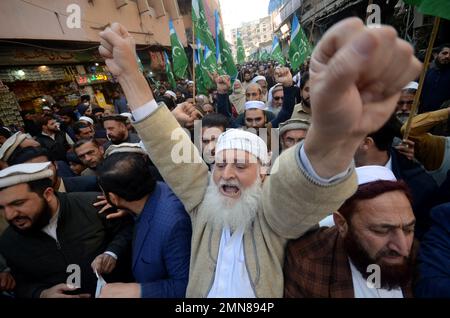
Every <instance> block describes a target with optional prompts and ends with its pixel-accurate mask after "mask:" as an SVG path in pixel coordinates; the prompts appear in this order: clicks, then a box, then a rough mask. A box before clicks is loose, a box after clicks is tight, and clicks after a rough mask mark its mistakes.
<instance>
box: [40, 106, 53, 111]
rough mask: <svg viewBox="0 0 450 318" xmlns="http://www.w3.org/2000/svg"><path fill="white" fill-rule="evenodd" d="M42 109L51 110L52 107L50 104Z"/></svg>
mask: <svg viewBox="0 0 450 318" xmlns="http://www.w3.org/2000/svg"><path fill="white" fill-rule="evenodd" d="M42 110H51V109H50V107H48V106H44V107H42Z"/></svg>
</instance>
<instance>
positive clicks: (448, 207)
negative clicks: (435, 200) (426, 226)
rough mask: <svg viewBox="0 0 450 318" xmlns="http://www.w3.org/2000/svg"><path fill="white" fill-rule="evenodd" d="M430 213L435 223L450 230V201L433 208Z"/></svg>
mask: <svg viewBox="0 0 450 318" xmlns="http://www.w3.org/2000/svg"><path fill="white" fill-rule="evenodd" d="M430 214H431V219H432V220H433V223H434V224H435V225H438V226H441V227H444V228H446V229H447V230H448V231H449V232H450V203H445V204H441V205H439V206H437V207H435V208H433V209H432V210H431V212H430ZM449 235H450V233H449Z"/></svg>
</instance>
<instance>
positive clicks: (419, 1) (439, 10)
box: [403, 0, 450, 20]
mask: <svg viewBox="0 0 450 318" xmlns="http://www.w3.org/2000/svg"><path fill="white" fill-rule="evenodd" d="M403 1H404V2H405V3H407V4H410V5H414V6H416V7H417V9H418V10H419V11H420V12H422V13H423V14H427V15H432V16H436V17H441V18H444V19H447V20H450V2H449V1H448V0H403Z"/></svg>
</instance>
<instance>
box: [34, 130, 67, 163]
mask: <svg viewBox="0 0 450 318" xmlns="http://www.w3.org/2000/svg"><path fill="white" fill-rule="evenodd" d="M36 140H37V141H38V142H39V143H40V144H41V146H42V147H43V148H45V149H47V150H48V153H49V155H50V159H51V160H52V161H53V160H55V161H57V160H61V161H66V160H67V158H66V151H67V150H68V149H69V148H70V146H69V144H68V143H67V140H66V133H64V132H61V131H59V132H57V133H56V134H55V140H53V139H52V138H50V137H49V136H46V135H42V134H40V135H38V136H37V137H36Z"/></svg>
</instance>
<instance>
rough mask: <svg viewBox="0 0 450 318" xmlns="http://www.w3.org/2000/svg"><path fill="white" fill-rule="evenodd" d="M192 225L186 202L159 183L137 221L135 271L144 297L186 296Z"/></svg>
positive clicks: (134, 248)
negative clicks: (186, 209) (184, 204)
mask: <svg viewBox="0 0 450 318" xmlns="http://www.w3.org/2000/svg"><path fill="white" fill-rule="evenodd" d="M191 236H192V226H191V220H190V218H189V215H188V214H187V213H186V211H185V209H184V206H183V204H182V203H181V201H180V200H179V199H178V198H177V197H176V196H175V194H174V193H173V192H172V191H171V190H170V189H169V187H168V186H167V185H166V184H165V183H160V182H158V183H157V184H156V187H155V190H154V191H153V193H152V194H151V196H150V197H149V198H148V200H147V203H146V204H145V206H144V209H143V211H142V213H141V214H140V215H139V217H138V218H137V220H136V224H135V235H134V239H133V274H134V277H135V279H136V281H137V282H138V283H140V284H141V293H142V298H182V297H185V294H186V287H187V283H188V278H189V261H190V255H191Z"/></svg>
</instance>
